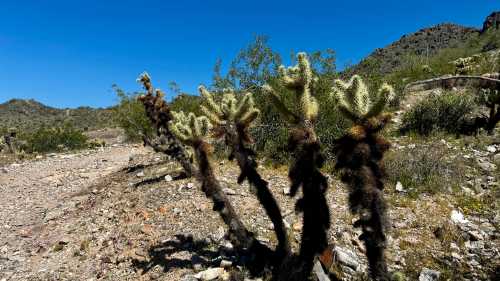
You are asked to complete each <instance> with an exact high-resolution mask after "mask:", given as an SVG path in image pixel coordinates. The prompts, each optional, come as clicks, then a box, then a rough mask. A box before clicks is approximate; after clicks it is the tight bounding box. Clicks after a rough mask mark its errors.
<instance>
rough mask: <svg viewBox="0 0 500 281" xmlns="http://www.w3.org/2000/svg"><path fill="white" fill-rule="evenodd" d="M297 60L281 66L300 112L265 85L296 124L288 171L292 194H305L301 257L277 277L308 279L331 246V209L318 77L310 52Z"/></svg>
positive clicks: (301, 202)
mask: <svg viewBox="0 0 500 281" xmlns="http://www.w3.org/2000/svg"><path fill="white" fill-rule="evenodd" d="M297 59H298V64H297V65H296V66H293V67H289V68H285V67H284V66H281V67H280V68H279V83H280V84H281V86H283V87H284V88H285V89H286V90H287V91H288V92H291V94H292V95H293V96H294V98H295V100H296V102H297V103H298V104H299V105H300V106H299V112H297V113H295V112H294V110H293V109H290V108H288V107H287V106H286V105H285V103H284V102H283V97H284V96H285V95H286V94H287V93H288V92H281V91H278V90H276V89H274V88H272V87H271V86H269V85H265V86H264V90H265V91H266V92H268V93H269V94H270V96H271V97H272V101H273V103H274V104H275V105H276V108H277V109H278V110H279V111H280V113H281V114H282V115H283V117H284V118H285V119H286V120H287V121H288V122H289V124H290V125H291V126H292V127H293V128H292V131H291V133H290V136H289V139H288V150H289V151H290V152H291V153H292V158H293V163H292V164H291V166H290V169H289V173H288V176H289V178H290V181H291V188H290V190H291V192H290V195H291V196H295V195H296V194H297V191H298V190H299V188H300V187H302V194H303V196H302V198H300V199H299V200H297V203H296V209H297V210H298V211H300V212H302V213H303V222H304V223H303V225H304V226H303V229H302V240H301V245H300V252H299V255H298V257H291V258H290V259H289V260H288V262H286V263H284V264H283V265H282V268H281V269H280V270H279V272H278V274H277V277H276V278H275V279H278V280H306V279H307V278H308V277H309V275H310V273H311V270H312V268H313V262H314V258H315V256H316V255H319V254H321V253H322V252H323V250H324V249H325V248H326V247H327V245H328V239H327V231H328V228H329V227H330V212H329V208H328V204H327V201H326V198H325V192H326V190H327V188H328V183H327V179H326V177H325V176H324V175H323V174H322V173H321V171H320V168H321V167H322V165H323V162H324V157H323V155H322V154H321V152H320V143H319V140H318V138H317V136H316V133H315V131H314V124H315V121H316V120H317V117H318V109H319V107H318V102H317V101H316V98H315V97H314V93H313V88H314V87H313V84H314V83H315V81H316V79H315V77H314V75H313V72H312V70H311V66H310V63H309V60H308V58H307V55H306V54H305V53H299V54H298V55H297Z"/></svg>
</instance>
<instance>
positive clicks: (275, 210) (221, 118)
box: [199, 86, 290, 258]
mask: <svg viewBox="0 0 500 281" xmlns="http://www.w3.org/2000/svg"><path fill="white" fill-rule="evenodd" d="M199 91H200V94H201V96H202V97H203V98H204V100H205V103H206V106H205V105H202V106H201V110H202V112H203V113H204V114H205V115H206V116H207V117H208V118H209V119H210V121H211V122H212V123H213V124H214V128H213V132H214V135H215V136H216V137H219V138H220V137H222V138H224V141H225V143H226V145H228V146H229V147H230V148H231V153H230V159H232V158H235V159H236V162H237V163H238V166H239V168H240V171H241V173H240V175H239V177H238V183H240V184H241V183H242V182H243V181H245V180H248V182H249V184H250V185H252V186H253V187H255V189H256V191H257V198H258V200H259V202H260V204H261V205H262V206H263V208H264V210H265V212H266V214H267V215H268V216H269V218H270V219H271V222H272V223H273V226H274V231H275V234H276V238H277V240H278V245H277V248H276V252H277V256H278V257H281V258H283V257H284V256H286V255H288V254H289V253H290V243H289V241H288V236H287V232H286V227H285V225H284V223H283V217H282V215H281V210H280V207H279V206H278V203H277V202H276V199H275V198H274V196H273V194H272V193H271V191H270V190H269V187H268V182H267V181H265V180H264V179H263V178H262V177H261V176H260V174H259V172H258V171H257V162H256V160H255V156H256V154H255V151H254V150H253V149H252V148H251V147H250V144H251V143H252V139H251V137H250V135H249V132H248V130H249V128H250V126H251V125H252V123H253V122H254V121H255V119H256V118H257V117H258V115H259V110H258V109H257V108H256V107H255V105H254V101H253V97H252V94H251V93H246V94H244V95H243V97H242V98H241V99H240V100H237V99H236V95H235V93H234V92H228V93H225V94H224V96H223V98H222V100H221V102H220V103H217V102H215V100H214V97H213V95H212V94H211V93H210V92H208V91H207V89H206V88H205V87H203V86H200V87H199Z"/></svg>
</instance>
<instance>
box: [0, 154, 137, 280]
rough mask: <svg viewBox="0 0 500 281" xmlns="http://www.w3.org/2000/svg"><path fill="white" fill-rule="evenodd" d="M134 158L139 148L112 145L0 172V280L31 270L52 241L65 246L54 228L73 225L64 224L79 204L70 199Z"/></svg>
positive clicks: (68, 221)
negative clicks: (61, 225) (60, 225)
mask: <svg viewBox="0 0 500 281" xmlns="http://www.w3.org/2000/svg"><path fill="white" fill-rule="evenodd" d="M138 153H141V149H140V148H134V147H130V146H124V145H114V146H112V147H107V148H104V149H101V150H94V151H83V152H79V153H76V154H52V155H49V156H48V157H46V158H43V159H39V160H36V161H28V162H24V163H22V164H12V165H9V166H6V167H2V168H0V194H1V196H0V279H1V278H3V279H1V280H11V279H10V277H14V276H11V275H13V274H14V272H12V271H16V274H19V273H21V272H22V271H24V270H27V269H28V268H30V267H32V266H33V263H36V257H37V256H39V255H37V254H39V253H40V252H42V251H43V249H45V250H47V248H48V247H50V246H51V243H53V241H55V240H60V241H62V242H61V243H64V238H63V236H64V235H66V233H58V232H57V231H55V226H57V225H58V224H63V223H64V224H71V223H72V222H71V221H70V220H65V219H64V218H65V217H66V216H68V214H69V213H71V212H72V211H73V209H74V208H75V206H77V205H78V204H79V203H80V202H81V200H82V198H81V197H79V196H74V195H78V194H79V193H80V192H82V191H84V192H85V191H86V190H87V189H88V187H89V186H91V185H92V184H93V183H94V182H96V181H97V180H98V179H100V178H103V177H106V176H107V175H109V174H111V173H113V172H115V171H117V170H119V169H120V168H122V167H124V166H125V165H127V163H128V161H129V158H130V157H131V156H133V155H135V154H138ZM69 217H70V216H68V219H71V218H69ZM56 220H60V222H58V223H54V222H55V221H56ZM32 270H33V268H32V269H31V270H30V271H32ZM20 271H21V272H20ZM19 277H20V276H18V278H19ZM18 278H15V279H18ZM12 279H14V278H12Z"/></svg>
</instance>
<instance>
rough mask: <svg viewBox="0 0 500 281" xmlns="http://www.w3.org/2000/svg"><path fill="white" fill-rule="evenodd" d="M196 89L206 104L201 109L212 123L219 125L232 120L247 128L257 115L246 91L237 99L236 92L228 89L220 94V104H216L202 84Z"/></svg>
mask: <svg viewBox="0 0 500 281" xmlns="http://www.w3.org/2000/svg"><path fill="white" fill-rule="evenodd" d="M198 90H199V92H200V94H201V96H202V97H203V98H204V99H205V101H206V104H207V105H206V106H205V105H202V106H201V111H202V112H203V114H205V115H206V116H207V117H208V118H209V119H210V121H211V122H212V123H213V124H214V125H219V126H221V125H225V124H227V123H231V122H233V123H235V124H241V125H243V126H244V127H246V128H248V127H249V126H250V124H251V123H252V122H253V121H255V119H257V117H258V116H259V110H258V109H257V108H256V107H255V103H254V101H253V97H252V94H251V93H246V94H244V96H243V98H241V99H240V100H237V99H236V94H235V93H234V92H233V91H229V92H227V93H225V94H224V95H223V96H222V100H221V102H220V104H217V103H216V102H215V100H214V97H213V95H212V94H211V93H210V92H209V91H208V90H207V89H206V88H205V87H204V86H200V87H199V88H198Z"/></svg>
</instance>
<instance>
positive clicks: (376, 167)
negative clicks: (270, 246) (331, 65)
mask: <svg viewBox="0 0 500 281" xmlns="http://www.w3.org/2000/svg"><path fill="white" fill-rule="evenodd" d="M335 84H336V86H335V87H334V89H333V92H334V93H335V95H336V97H337V98H338V100H339V105H338V106H339V109H340V111H341V112H342V113H344V115H345V116H346V117H347V118H349V119H351V120H352V121H353V122H354V126H353V127H352V128H351V129H350V130H349V132H348V133H347V134H346V135H345V136H343V137H341V138H340V139H338V140H336V143H335V146H334V153H335V155H336V164H335V167H336V169H338V170H340V172H341V180H342V182H344V183H345V184H347V185H348V187H349V207H350V210H351V212H352V213H353V214H357V215H359V217H360V218H359V220H358V221H356V222H355V223H354V226H355V227H361V229H362V234H361V236H360V237H359V239H360V240H362V241H363V242H364V243H365V246H366V256H367V258H368V265H369V270H370V276H371V277H372V279H373V280H380V281H385V280H389V275H388V271H387V264H386V260H385V248H386V231H387V228H388V227H387V225H388V218H387V205H386V202H385V200H384V197H383V193H382V190H383V188H384V184H383V182H382V177H383V175H384V171H383V168H382V165H381V160H382V157H383V155H384V153H385V152H386V151H387V150H388V149H389V146H390V144H389V142H387V141H386V140H385V139H383V138H382V137H381V136H379V134H378V133H379V132H380V131H381V130H382V129H383V128H384V127H385V125H386V124H387V123H388V122H389V120H390V115H388V114H384V113H382V112H383V111H384V109H385V107H386V105H387V104H388V102H389V100H390V98H391V96H392V88H391V87H390V86H388V85H386V84H384V85H383V86H382V88H381V89H380V90H379V91H378V92H376V93H375V97H370V96H369V93H368V91H367V89H366V87H365V86H363V85H364V83H363V81H362V80H361V77H359V76H355V77H353V78H352V79H351V80H350V81H349V82H348V83H344V82H342V81H336V83H335ZM353 97H355V98H353ZM352 116H355V117H356V118H352Z"/></svg>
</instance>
